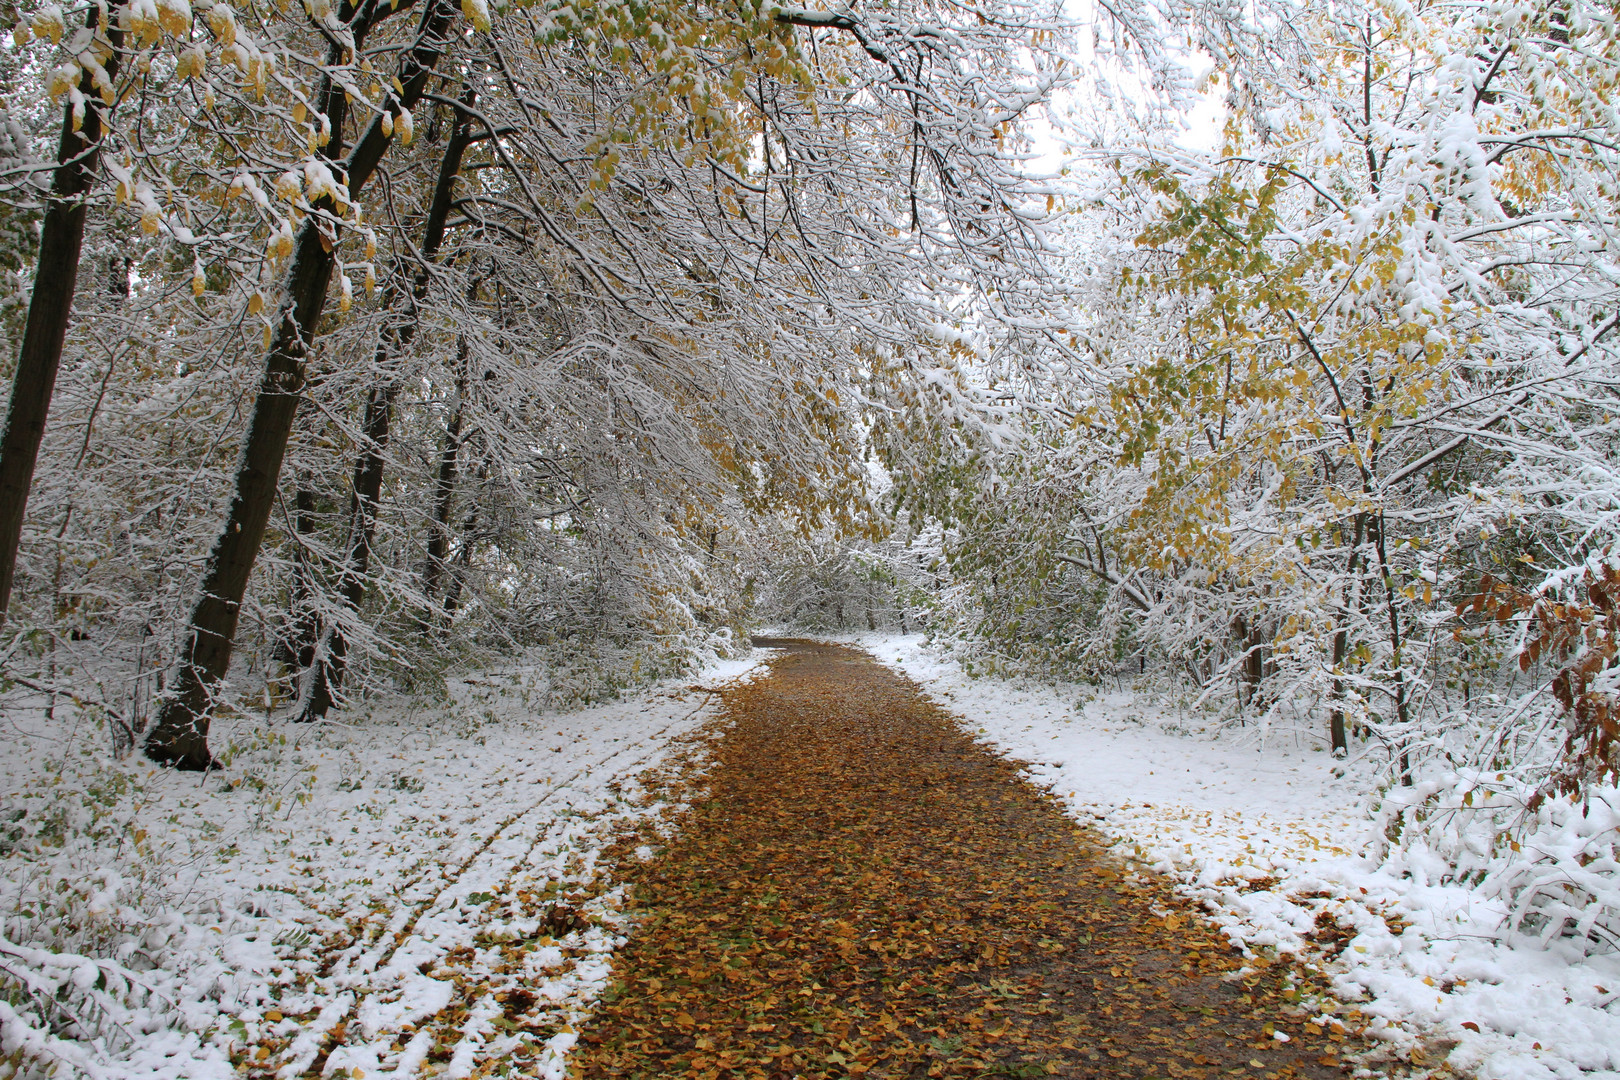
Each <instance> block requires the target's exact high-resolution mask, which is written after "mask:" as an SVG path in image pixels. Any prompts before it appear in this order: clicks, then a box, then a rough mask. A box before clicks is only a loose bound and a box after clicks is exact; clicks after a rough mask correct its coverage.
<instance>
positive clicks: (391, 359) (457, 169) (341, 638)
mask: <svg viewBox="0 0 1620 1080" xmlns="http://www.w3.org/2000/svg"><path fill="white" fill-rule="evenodd" d="M464 100H465V101H466V102H467V104H469V105H470V104H471V103H472V100H473V93H472V91H471V90H469V91H468V93H467V95H466V97H465V99H464ZM471 142H472V126H471V118H470V117H469V116H468V115H467V114H466V112H465V111H463V110H462V109H461V108H457V110H456V120H455V127H454V128H453V129H452V131H451V133H450V141H449V143H448V144H447V145H446V146H445V148H444V158H443V159H442V160H441V161H440V163H439V179H438V182H437V184H436V185H435V186H434V189H433V202H432V205H431V207H430V208H429V210H428V216H427V222H426V224H425V226H424V228H423V238H422V247H421V252H422V258H423V259H424V260H426V261H427V262H432V261H433V260H434V259H436V258H437V257H438V254H439V249H440V248H441V247H442V246H443V245H444V228H445V223H446V222H447V221H448V220H449V217H450V204H451V198H452V196H453V194H454V191H453V189H454V187H455V182H456V177H457V176H458V175H460V173H461V159H462V157H463V156H464V155H465V154H466V152H467V147H468V146H469V145H470V144H471ZM431 284H432V277H431V275H430V273H429V271H428V267H427V266H426V265H423V266H422V267H421V268H420V270H419V271H418V272H417V275H416V281H415V282H414V284H413V287H412V290H411V306H412V307H413V308H415V307H416V306H418V305H420V304H421V302H422V301H423V300H424V299H426V298H427V294H428V289H429V287H430V285H431ZM389 306H390V307H392V305H389ZM391 336H392V337H393V339H394V340H393V342H392V347H391V348H390V343H389V338H390V337H391ZM415 336H416V322H415V320H414V319H412V320H411V321H409V322H405V323H404V324H402V325H401V326H399V327H398V328H397V333H394V334H390V332H389V331H388V330H387V329H385V330H384V331H383V334H382V339H381V340H380V341H379V342H378V344H377V368H378V370H379V371H383V372H387V373H388V374H387V375H385V376H384V378H385V379H386V382H385V384H384V385H383V386H382V387H378V388H376V389H373V390H372V391H371V396H370V399H369V400H368V401H367V402H366V417H365V423H364V428H363V434H362V437H361V440H362V446H363V449H362V451H361V454H360V460H359V461H358V462H357V463H356V464H355V468H354V494H353V496H352V498H351V500H350V504H349V544H348V552H347V554H346V557H345V559H344V564H343V578H342V580H343V586H342V595H343V606H344V609H345V610H346V611H348V612H350V613H354V612H358V611H359V610H360V602H361V601H362V600H364V599H365V592H366V570H367V569H368V567H369V566H370V562H371V542H372V539H373V537H374V536H375V535H376V531H377V503H378V501H379V500H380V499H381V497H382V477H383V457H384V455H385V454H386V453H387V450H388V430H389V426H390V424H391V423H392V418H393V408H394V396H395V394H396V393H397V392H398V389H399V384H398V382H397V381H395V379H394V376H393V367H394V365H395V363H396V362H397V361H396V358H397V357H398V356H399V354H400V353H401V352H402V351H404V349H405V348H406V347H407V346H408V345H409V344H410V343H411V340H412V339H413V338H414V337H415ZM348 654H349V642H348V638H347V637H346V636H345V635H344V633H343V627H342V626H341V625H340V624H338V623H335V622H333V623H329V624H328V625H327V626H326V628H325V630H324V632H323V633H322V634H321V642H320V645H319V646H317V647H316V649H315V662H314V663H313V664H312V665H311V667H310V669H309V673H308V675H307V677H306V678H307V683H306V689H305V691H304V692H303V693H302V694H301V695H300V698H301V701H300V705H299V710H298V716H297V719H298V720H299V721H300V722H302V723H313V722H314V721H317V720H320V719H322V718H323V717H325V716H326V713H327V710H328V709H330V708H331V707H332V706H333V705H334V704H335V703H336V700H337V695H338V693H339V691H340V690H341V689H342V687H343V675H344V672H345V670H346V669H347V662H348Z"/></svg>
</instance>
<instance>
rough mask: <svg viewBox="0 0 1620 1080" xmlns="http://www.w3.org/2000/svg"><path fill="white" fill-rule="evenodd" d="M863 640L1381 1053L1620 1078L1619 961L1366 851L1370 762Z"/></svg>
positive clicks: (1420, 861) (1514, 1076)
mask: <svg viewBox="0 0 1620 1080" xmlns="http://www.w3.org/2000/svg"><path fill="white" fill-rule="evenodd" d="M858 643H859V644H861V645H862V646H864V647H865V648H867V649H868V650H869V651H870V652H871V653H872V654H873V655H874V656H876V657H877V658H878V659H879V660H881V661H883V662H884V663H887V664H890V665H892V666H893V667H895V668H897V669H899V670H901V671H903V672H904V673H905V674H906V675H908V676H909V677H911V678H912V679H913V680H914V681H916V682H917V683H919V684H920V685H921V686H922V687H923V688H924V689H926V690H927V691H928V692H929V693H930V694H931V695H932V696H933V697H934V698H935V699H936V700H937V701H939V702H940V704H942V705H944V706H945V707H947V708H948V709H950V710H951V711H952V712H954V713H956V714H958V715H959V716H961V717H962V718H963V722H964V724H965V725H966V726H967V728H968V729H969V730H970V731H975V732H977V733H978V734H979V735H980V736H981V737H982V738H983V739H984V740H985V741H986V742H987V743H989V744H990V745H991V746H993V747H995V748H996V749H997V750H999V751H1001V752H1003V753H1006V754H1008V755H1009V756H1011V757H1014V758H1018V759H1022V760H1024V761H1027V762H1029V763H1030V765H1029V773H1030V775H1031V776H1032V778H1033V779H1034V780H1036V781H1037V782H1038V783H1041V784H1043V785H1045V786H1046V787H1048V788H1049V789H1051V790H1052V791H1053V792H1054V793H1055V794H1056V795H1057V796H1058V797H1060V798H1061V799H1062V800H1063V801H1064V802H1065V803H1066V805H1067V806H1068V808H1069V811H1070V813H1071V814H1073V815H1074V816H1075V817H1076V818H1078V819H1081V820H1087V819H1094V820H1095V822H1096V823H1097V825H1098V826H1099V827H1100V828H1101V829H1102V830H1103V832H1104V833H1105V834H1106V835H1107V836H1108V837H1109V838H1111V839H1112V840H1113V841H1114V844H1115V850H1116V851H1117V852H1118V853H1120V854H1121V855H1124V856H1127V857H1130V858H1134V859H1135V860H1137V861H1139V862H1142V863H1145V864H1147V865H1150V866H1152V867H1154V868H1155V869H1157V870H1159V871H1162V872H1164V873H1167V874H1171V875H1173V876H1174V877H1175V878H1176V879H1177V880H1178V881H1179V882H1180V884H1181V889H1182V891H1183V892H1184V893H1185V894H1186V895H1188V896H1190V897H1193V898H1196V899H1197V900H1199V901H1201V902H1202V903H1203V904H1204V905H1205V907H1206V908H1207V909H1208V910H1209V912H1210V913H1211V916H1212V918H1213V919H1214V920H1215V922H1216V923H1217V924H1219V925H1220V926H1221V927H1222V928H1223V929H1224V931H1225V932H1226V934H1227V935H1228V936H1229V937H1230V938H1231V939H1232V940H1233V942H1234V943H1236V944H1238V945H1239V946H1240V947H1242V948H1243V949H1244V950H1245V951H1246V953H1248V954H1250V955H1252V956H1254V957H1255V959H1256V962H1257V963H1258V962H1264V961H1265V959H1266V958H1268V957H1270V956H1273V955H1276V954H1277V953H1279V952H1281V953H1293V954H1300V955H1304V956H1307V957H1309V958H1311V962H1312V963H1316V964H1319V965H1321V967H1322V968H1323V969H1324V970H1325V971H1326V972H1327V973H1328V974H1329V975H1330V977H1331V979H1332V981H1333V985H1334V988H1335V990H1336V992H1337V994H1338V995H1339V996H1340V997H1341V998H1342V999H1344V1001H1346V1002H1357V1003H1358V1004H1357V1006H1356V1008H1357V1009H1358V1010H1359V1011H1360V1013H1361V1014H1362V1015H1363V1016H1364V1017H1365V1018H1366V1019H1367V1021H1368V1028H1369V1033H1370V1034H1372V1035H1375V1036H1377V1037H1379V1038H1381V1039H1383V1040H1384V1041H1385V1045H1387V1047H1388V1049H1389V1051H1390V1052H1391V1054H1393V1055H1399V1056H1400V1057H1402V1058H1404V1059H1406V1060H1408V1061H1412V1062H1413V1063H1415V1064H1428V1065H1438V1064H1440V1062H1441V1059H1444V1062H1445V1064H1446V1065H1448V1066H1450V1067H1451V1068H1452V1069H1453V1070H1455V1071H1458V1072H1462V1073H1468V1074H1474V1075H1477V1076H1478V1077H1480V1078H1482V1080H1547V1078H1550V1077H1560V1078H1574V1077H1587V1078H1600V1077H1620V1015H1616V1012H1617V1010H1620V1006H1616V1005H1615V1002H1616V1001H1620V957H1617V956H1616V955H1615V954H1613V953H1610V954H1608V955H1599V956H1592V957H1585V956H1583V955H1582V954H1581V953H1579V952H1577V951H1574V950H1573V949H1566V948H1564V947H1563V946H1562V945H1560V944H1559V943H1557V942H1555V943H1553V945H1552V946H1550V947H1546V948H1544V947H1542V946H1541V945H1540V944H1538V943H1536V942H1532V941H1530V940H1528V939H1526V938H1523V937H1507V938H1506V940H1504V937H1505V935H1503V934H1501V932H1500V929H1501V927H1502V926H1503V925H1504V920H1505V919H1506V917H1507V915H1508V909H1507V906H1506V904H1505V903H1504V902H1503V901H1501V900H1498V899H1495V898H1489V899H1488V898H1486V897H1485V896H1484V895H1482V894H1481V892H1480V891H1478V890H1475V889H1471V888H1469V887H1467V886H1465V885H1462V884H1457V883H1447V884H1441V883H1439V881H1438V878H1439V874H1438V873H1437V872H1436V870H1435V868H1434V867H1432V866H1429V865H1425V859H1424V858H1423V855H1422V853H1421V852H1403V851H1401V850H1400V849H1397V850H1396V851H1395V853H1394V854H1393V855H1391V856H1389V857H1387V858H1384V859H1380V858H1378V857H1377V855H1376V853H1377V852H1378V851H1379V850H1382V847H1381V845H1379V844H1377V843H1376V842H1375V841H1376V839H1377V837H1376V836H1375V835H1374V825H1373V822H1374V815H1373V814H1372V812H1371V804H1370V802H1369V797H1368V792H1369V791H1370V790H1372V789H1373V787H1374V779H1373V776H1372V773H1371V764H1370V763H1364V764H1361V765H1359V766H1358V765H1357V764H1356V763H1351V764H1350V765H1349V767H1348V768H1347V767H1346V766H1345V765H1344V764H1343V763H1340V762H1336V761H1334V760H1333V759H1332V758H1331V757H1330V756H1329V755H1328V754H1327V753H1326V752H1324V750H1323V749H1320V748H1318V747H1316V746H1309V745H1297V744H1296V743H1295V741H1294V738H1293V736H1292V735H1290V736H1288V737H1287V738H1286V739H1276V738H1273V739H1270V740H1268V739H1266V738H1264V737H1263V736H1262V734H1261V733H1260V732H1259V731H1257V730H1256V729H1254V728H1248V729H1237V730H1232V729H1227V730H1217V729H1215V728H1214V727H1213V726H1211V727H1208V728H1206V727H1204V726H1202V725H1201V724H1200V723H1199V722H1197V720H1196V719H1190V718H1188V717H1184V716H1182V715H1179V714H1178V713H1177V712H1176V711H1175V709H1174V708H1173V707H1171V708H1167V707H1164V706H1159V705H1154V704H1150V703H1149V702H1148V701H1147V700H1146V699H1143V698H1140V697H1137V696H1136V695H1134V694H1132V693H1130V692H1124V691H1117V692H1107V691H1089V690H1087V691H1084V692H1082V691H1081V690H1080V689H1079V688H1067V689H1066V690H1063V691H1060V690H1057V689H1053V688H1050V687H1046V686H1042V685H1039V684H1032V683H1022V682H1009V681H1002V680H998V679H972V678H969V677H967V676H966V675H965V674H964V673H963V671H962V669H961V667H960V666H959V665H958V664H956V663H955V662H954V661H952V660H948V659H943V658H941V657H940V656H939V655H938V654H937V653H934V652H932V651H930V650H928V649H927V648H925V647H924V644H923V640H922V639H921V638H920V637H918V636H911V637H888V638H881V637H864V638H861V639H859V640H858ZM1088 697H1089V699H1088ZM1313 939H1314V944H1313ZM1448 1050H1449V1056H1448Z"/></svg>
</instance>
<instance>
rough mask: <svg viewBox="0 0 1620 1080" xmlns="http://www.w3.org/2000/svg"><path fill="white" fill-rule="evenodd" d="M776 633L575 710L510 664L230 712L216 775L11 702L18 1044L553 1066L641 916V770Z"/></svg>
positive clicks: (414, 1066)
mask: <svg viewBox="0 0 1620 1080" xmlns="http://www.w3.org/2000/svg"><path fill="white" fill-rule="evenodd" d="M765 655H767V654H765V653H764V652H762V651H758V650H756V651H755V652H754V653H753V654H752V655H751V656H749V657H747V658H745V659H742V660H735V661H722V662H716V663H714V664H712V665H710V666H709V667H707V668H705V669H704V670H702V671H700V672H698V673H697V674H696V675H694V676H691V677H689V678H686V679H683V680H680V681H679V682H669V683H664V684H660V685H658V686H656V687H653V688H651V689H650V690H647V691H645V692H642V693H640V694H636V695H633V696H631V697H628V698H626V699H624V700H620V701H617V702H613V703H610V704H607V705H602V706H598V707H595V708H589V709H584V710H581V711H577V712H571V713H563V714H557V713H548V712H545V711H543V710H539V709H535V708H531V706H530V705H529V701H531V700H533V698H534V696H535V694H536V693H537V691H538V688H539V687H540V686H541V685H543V682H544V673H543V672H538V671H535V670H528V669H519V670H513V671H506V672H502V673H484V674H481V675H479V676H476V677H468V678H465V679H462V680H459V681H454V682H452V683H451V685H450V691H451V692H450V702H449V704H447V705H446V704H440V705H438V706H435V707H432V708H428V707H425V706H423V705H421V703H419V702H415V703H413V702H411V701H403V702H394V703H392V704H388V703H385V704H380V705H376V706H373V707H370V708H368V709H363V710H357V711H356V712H354V713H348V714H345V715H344V716H343V718H342V719H343V720H344V721H345V722H343V723H330V724H323V725H319V726H315V727H307V728H300V727H298V726H295V725H292V724H288V723H285V722H283V723H267V722H265V721H264V720H263V719H262V718H257V719H255V720H253V721H251V722H249V721H248V720H246V719H244V718H237V719H236V720H235V722H234V723H233V722H222V723H220V724H218V725H216V728H215V732H214V739H213V741H214V745H215V747H216V750H217V751H220V752H222V756H223V757H225V758H226V759H227V766H226V768H225V769H224V770H222V771H221V772H217V773H214V774H212V775H209V776H198V775H197V774H180V773H175V772H172V771H168V770H162V769H157V768H154V767H152V766H150V765H149V764H148V763H146V762H145V761H143V760H142V759H140V758H139V757H138V756H137V757H134V758H131V759H129V760H127V761H123V762H117V763H115V762H113V761H112V760H111V759H110V755H109V754H108V753H107V750H106V748H105V745H104V743H103V741H102V738H101V737H100V736H99V734H97V733H96V731H95V729H94V728H93V726H92V725H90V724H89V723H84V724H78V723H72V724H61V723H60V722H59V723H58V724H57V725H54V726H53V725H52V724H51V723H50V722H48V721H46V720H45V718H44V716H43V714H42V713H41V712H38V711H35V712H32V713H29V712H25V711H22V710H17V709H13V710H11V711H10V712H9V713H8V714H7V715H6V717H5V723H4V728H3V729H0V740H3V745H4V746H5V748H6V754H5V759H4V761H3V763H0V1062H3V1061H5V1059H6V1058H7V1057H8V1056H10V1055H13V1054H16V1053H18V1052H19V1051H21V1053H22V1057H21V1060H22V1066H21V1071H20V1074H19V1075H22V1076H29V1075H45V1074H47V1073H49V1072H50V1071H51V1069H52V1068H53V1067H54V1066H55V1065H57V1064H59V1065H61V1066H64V1067H65V1069H66V1071H63V1072H59V1073H58V1075H73V1074H75V1073H82V1074H84V1075H87V1076H90V1077H93V1078H98V1080H99V1078H107V1080H113V1078H123V1077H198V1078H225V1077H234V1076H238V1075H242V1072H240V1071H239V1070H246V1074H247V1075H250V1076H258V1077H265V1078H268V1077H271V1076H275V1077H281V1078H291V1077H293V1076H297V1075H303V1074H304V1073H306V1072H307V1071H310V1070H314V1071H316V1072H318V1073H319V1074H320V1075H322V1076H327V1077H345V1078H352V1080H359V1078H361V1077H370V1078H372V1080H377V1078H380V1077H384V1076H388V1077H397V1078H401V1080H404V1078H407V1077H411V1076H414V1075H420V1076H427V1075H432V1074H434V1073H438V1074H441V1075H443V1076H445V1077H448V1078H455V1080H459V1078H463V1077H468V1076H470V1075H472V1074H473V1072H474V1071H475V1070H476V1069H478V1068H479V1066H480V1065H481V1064H482V1063H485V1062H488V1061H492V1060H495V1059H502V1060H503V1061H505V1062H509V1063H510V1066H511V1067H515V1068H519V1069H520V1070H521V1071H522V1072H523V1073H524V1074H525V1075H536V1076H542V1077H547V1078H551V1080H557V1078H560V1077H562V1076H563V1075H565V1072H566V1065H565V1061H566V1057H567V1054H568V1051H569V1049H570V1048H571V1047H572V1046H573V1043H574V1040H575V1038H576V1036H575V1031H576V1030H577V1023H578V1020H579V1018H580V1017H581V1016H582V1015H583V1014H584V1013H586V1012H588V1011H589V1009H590V1007H591V1003H592V1001H593V1000H594V999H595V997H596V995H597V994H598V993H599V992H600V991H601V989H602V988H603V987H604V986H605V985H606V981H607V978H608V972H609V968H608V960H609V957H610V955H611V953H612V951H613V949H614V948H615V947H616V946H618V945H619V944H621V943H622V941H623V940H624V938H623V933H624V930H625V918H624V916H623V915H622V914H621V913H620V911H619V906H620V902H621V896H620V892H619V890H618V889H617V888H616V887H614V885H613V883H612V882H610V881H605V880H602V878H601V877H600V876H599V875H598V873H597V869H596V863H597V860H598V857H599V856H600V855H601V853H602V850H603V848H604V847H605V845H606V844H607V843H608V842H609V840H610V839H611V838H612V836H613V835H614V834H615V832H617V831H618V830H619V829H621V828H622V827H625V826H627V825H631V824H634V823H635V822H637V821H646V820H647V819H649V818H651V817H652V816H653V815H656V814H657V813H658V812H659V811H660V809H661V807H660V805H659V804H658V802H657V801H656V798H655V797H653V796H652V795H651V794H650V793H649V792H648V790H647V789H645V788H644V787H643V786H642V785H641V783H640V782H639V781H638V779H637V778H638V777H640V776H643V775H645V774H646V773H647V771H648V770H650V769H652V768H654V767H655V766H658V765H659V764H660V763H661V762H663V763H665V764H668V763H669V762H668V760H667V759H668V758H669V755H671V754H672V753H675V752H678V748H679V747H680V746H681V743H680V740H681V738H682V737H683V736H686V735H688V734H690V733H691V732H693V731H694V730H695V729H696V728H697V727H698V726H700V725H701V724H702V723H704V722H705V721H706V720H707V719H708V718H709V717H710V716H711V715H712V709H711V704H712V703H714V702H716V701H717V698H716V697H715V695H714V694H713V693H712V689H713V688H714V687H715V686H717V685H718V684H720V683H723V682H727V681H731V680H735V679H741V678H746V677H749V672H750V671H751V670H752V669H754V668H755V666H756V665H757V664H758V662H759V661H760V660H761V659H763V657H764V656H765ZM64 729H65V730H64ZM16 1060H17V1059H13V1063H15V1062H16ZM485 1071H487V1070H485ZM5 1072H10V1070H8V1069H5V1068H3V1067H0V1073H5Z"/></svg>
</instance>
